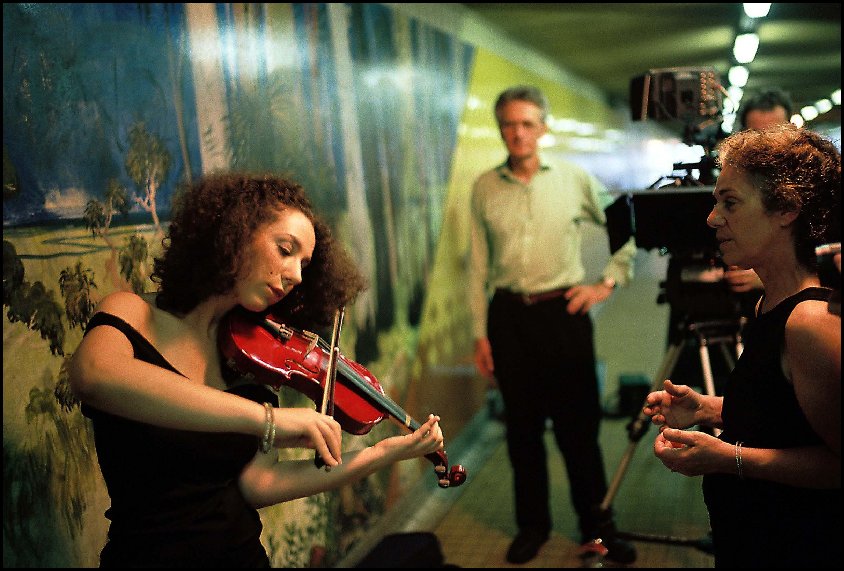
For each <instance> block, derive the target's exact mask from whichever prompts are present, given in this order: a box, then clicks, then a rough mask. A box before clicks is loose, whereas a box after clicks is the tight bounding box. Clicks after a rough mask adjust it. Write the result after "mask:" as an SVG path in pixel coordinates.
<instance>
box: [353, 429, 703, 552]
mask: <svg viewBox="0 0 844 571" xmlns="http://www.w3.org/2000/svg"><path fill="white" fill-rule="evenodd" d="M628 423H629V419H626V418H625V419H609V418H607V419H605V420H604V423H603V427H602V433H601V443H602V447H603V451H604V458H605V462H606V466H607V477H608V478H609V479H610V482H611V483H612V482H616V486H615V487H614V488H613V487H611V490H612V489H615V493H614V494H613V495H612V497H611V498H610V499H611V500H612V506H613V509H614V510H615V513H616V518H615V519H616V524H617V526H618V528H619V530H620V531H621V532H622V533H626V534H629V535H630V536H631V538H633V539H634V545H635V546H636V548H637V551H638V558H637V561H636V562H635V563H634V564H632V565H629V567H642V568H643V567H648V568H670V567H673V568H692V567H712V566H713V559H712V556H711V555H709V554H708V553H707V552H706V551H705V550H704V548H705V544H706V540H707V534H708V529H709V528H708V522H707V514H706V508H705V506H704V504H703V499H702V495H701V490H700V479H699V478H687V477H684V476H682V475H679V474H673V473H671V472H669V471H668V470H667V469H666V468H665V467H664V466H663V465H662V464H661V463H660V462H659V461H658V460H656V458H654V457H653V453H652V451H651V444H652V442H653V438H654V436H655V429H654V428H653V427H648V431H647V432H646V433H645V434H644V436H642V437H641V440H639V441H638V442H635V441H633V440H632V437H631V435H630V434H629V433H628V429H627V425H628ZM503 434H504V429H503V426H502V425H501V423H499V422H497V421H495V420H486V421H485V422H482V423H479V424H478V425H477V426H476V427H475V434H474V437H473V439H472V440H473V442H474V445H473V446H471V447H470V448H467V449H466V450H465V451H464V452H463V454H462V456H461V463H463V464H465V466H466V468H467V470H468V472H469V477H468V479H467V481H466V483H465V484H464V485H463V486H461V487H460V488H458V489H452V490H438V489H436V488H435V489H433V490H432V493H431V494H429V495H427V496H426V498H425V500H424V501H422V502H420V503H419V505H417V506H416V508H415V509H414V510H407V509H404V510H401V511H402V512H403V515H402V516H401V517H399V518H398V519H396V518H393V519H392V521H385V522H384V524H385V527H382V533H383V534H389V533H403V532H414V531H427V532H432V533H434V534H435V535H436V537H437V539H438V540H439V543H440V545H441V547H442V551H443V554H444V557H445V562H446V564H448V565H453V566H459V567H474V568H499V567H532V568H533V567H541V568H563V567H613V566H617V565H614V564H613V563H612V562H610V561H609V560H605V561H601V560H600V559H597V558H594V557H592V558H585V559H582V558H581V557H580V556H579V554H578V553H579V545H578V544H577V543H576V541H577V540H578V534H577V530H576V520H575V517H574V515H573V510H572V509H571V507H570V500H569V496H568V493H569V492H568V481H567V477H566V474H565V469H564V466H563V462H562V460H561V457H560V455H559V452H558V451H557V450H556V448H555V447H554V445H553V438H552V436H551V433H550V431H549V433H548V438H547V442H546V445H547V447H548V450H549V470H550V475H551V481H552V491H551V493H552V503H553V507H552V509H553V516H554V529H553V533H552V535H551V538H550V539H549V541H548V542H547V543H546V544H545V545H544V546H543V547H542V549H541V550H540V552H539V554H538V556H537V557H536V558H535V559H533V560H532V561H530V562H528V563H526V564H524V565H513V564H510V563H507V561H506V560H505V553H506V551H507V547H508V546H509V544H510V542H511V541H512V540H513V537H514V536H515V534H516V528H515V524H514V518H513V506H512V490H511V486H512V479H511V472H510V465H509V462H508V460H507V453H506V447H505V445H504V442H503ZM347 563H349V562H347ZM352 564H354V563H353V562H352Z"/></svg>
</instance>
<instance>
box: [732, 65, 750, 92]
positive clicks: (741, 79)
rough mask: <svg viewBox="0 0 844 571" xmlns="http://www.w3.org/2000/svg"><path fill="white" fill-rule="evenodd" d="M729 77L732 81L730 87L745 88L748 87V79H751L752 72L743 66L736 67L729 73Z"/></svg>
mask: <svg viewBox="0 0 844 571" xmlns="http://www.w3.org/2000/svg"><path fill="white" fill-rule="evenodd" d="M727 77H728V78H729V79H730V85H735V86H736V87H744V86H745V85H747V78H748V77H750V72H749V71H747V68H746V67H744V66H743V65H734V66H733V67H731V68H730V71H728V72H727Z"/></svg>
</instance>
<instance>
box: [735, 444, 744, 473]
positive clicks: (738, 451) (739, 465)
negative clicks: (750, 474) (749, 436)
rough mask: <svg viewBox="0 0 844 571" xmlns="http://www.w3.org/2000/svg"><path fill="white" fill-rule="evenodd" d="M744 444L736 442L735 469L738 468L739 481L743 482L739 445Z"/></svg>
mask: <svg viewBox="0 0 844 571" xmlns="http://www.w3.org/2000/svg"><path fill="white" fill-rule="evenodd" d="M742 444H744V442H742V441H741V440H737V441H736V468H738V477H739V480H744V471H743V470H742V466H741V445H742Z"/></svg>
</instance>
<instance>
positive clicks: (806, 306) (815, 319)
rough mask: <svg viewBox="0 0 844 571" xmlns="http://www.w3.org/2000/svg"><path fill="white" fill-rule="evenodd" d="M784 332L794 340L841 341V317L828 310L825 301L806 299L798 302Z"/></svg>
mask: <svg viewBox="0 0 844 571" xmlns="http://www.w3.org/2000/svg"><path fill="white" fill-rule="evenodd" d="M785 334H786V336H787V337H791V338H793V339H794V340H795V341H799V340H801V339H802V340H803V341H804V342H812V341H815V342H818V341H819V342H824V341H833V340H835V339H837V340H838V343H839V344H840V343H841V317H839V316H837V315H834V314H832V313H830V312H829V310H828V306H827V302H825V301H817V300H808V301H804V302H802V303H798V304H797V306H796V307H795V308H794V311H792V312H791V315H790V316H789V318H788V321H787V322H786V325H785Z"/></svg>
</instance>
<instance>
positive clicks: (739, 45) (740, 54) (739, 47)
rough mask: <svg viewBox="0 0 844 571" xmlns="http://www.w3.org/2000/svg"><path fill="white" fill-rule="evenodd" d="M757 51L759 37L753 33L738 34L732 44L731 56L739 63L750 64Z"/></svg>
mask: <svg viewBox="0 0 844 571" xmlns="http://www.w3.org/2000/svg"><path fill="white" fill-rule="evenodd" d="M758 49H759V35H758V34H754V33H752V32H751V33H748V34H739V35H738V36H736V41H735V43H734V44H733V56H735V58H736V61H737V62H739V63H750V62H752V61H753V58H755V57H756V50H758Z"/></svg>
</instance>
